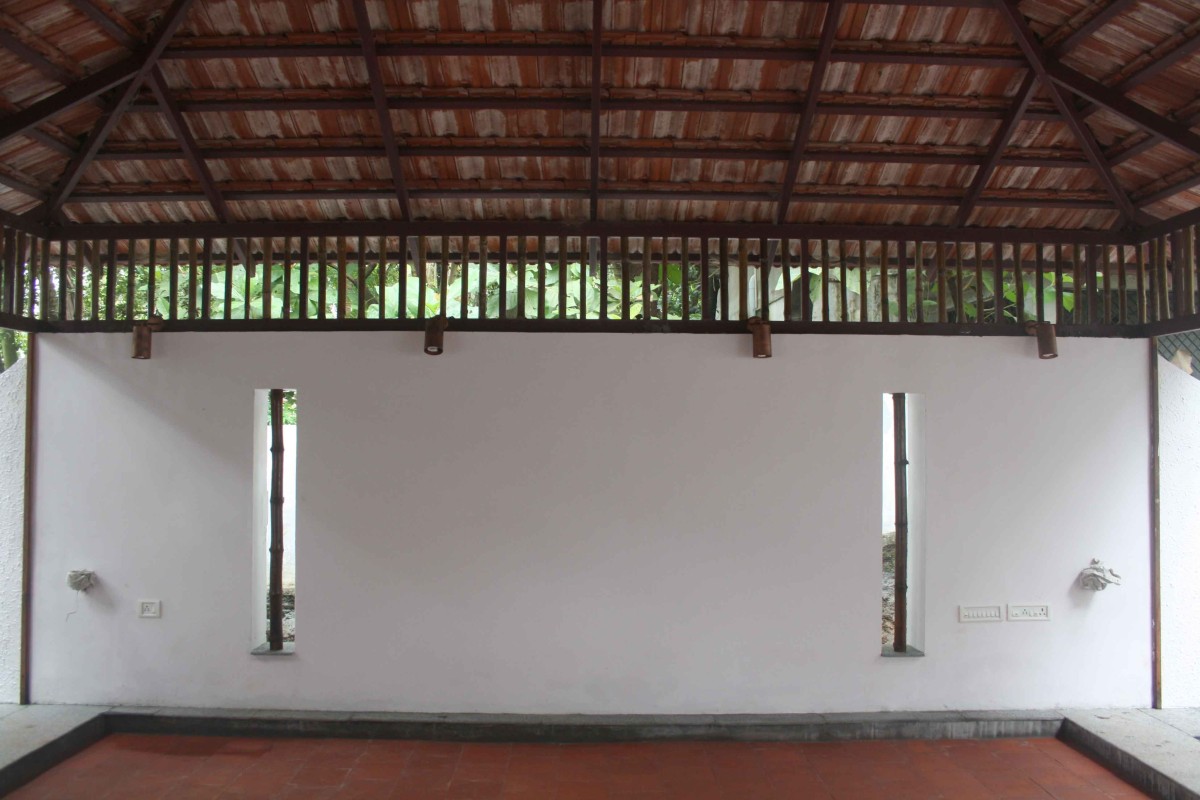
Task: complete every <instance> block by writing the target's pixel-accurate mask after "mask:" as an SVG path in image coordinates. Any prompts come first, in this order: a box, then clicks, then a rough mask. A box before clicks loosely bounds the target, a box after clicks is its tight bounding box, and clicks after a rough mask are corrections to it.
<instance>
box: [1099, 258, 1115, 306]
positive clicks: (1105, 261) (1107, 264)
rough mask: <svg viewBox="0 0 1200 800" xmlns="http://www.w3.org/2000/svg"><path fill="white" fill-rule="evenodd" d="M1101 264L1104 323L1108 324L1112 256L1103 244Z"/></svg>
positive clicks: (1110, 304)
mask: <svg viewBox="0 0 1200 800" xmlns="http://www.w3.org/2000/svg"><path fill="white" fill-rule="evenodd" d="M1101 264H1102V265H1103V266H1102V268H1103V270H1104V282H1103V284H1102V285H1103V289H1104V324H1105V325H1109V324H1111V323H1112V321H1113V313H1112V311H1113V309H1112V257H1111V254H1110V252H1109V248H1108V245H1104V246H1103V252H1102V259H1101Z"/></svg>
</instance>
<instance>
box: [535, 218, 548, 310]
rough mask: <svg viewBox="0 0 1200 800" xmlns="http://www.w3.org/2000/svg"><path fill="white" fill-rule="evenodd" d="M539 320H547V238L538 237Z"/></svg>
mask: <svg viewBox="0 0 1200 800" xmlns="http://www.w3.org/2000/svg"><path fill="white" fill-rule="evenodd" d="M537 260H538V265H537V318H538V319H545V318H546V237H545V236H538V237H537Z"/></svg>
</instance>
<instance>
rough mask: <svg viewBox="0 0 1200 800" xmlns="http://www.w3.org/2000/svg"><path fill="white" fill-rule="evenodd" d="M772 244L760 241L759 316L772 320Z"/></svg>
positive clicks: (764, 240) (763, 240)
mask: <svg viewBox="0 0 1200 800" xmlns="http://www.w3.org/2000/svg"><path fill="white" fill-rule="evenodd" d="M769 245H770V242H768V241H767V240H766V239H759V240H758V316H760V317H762V318H763V319H765V320H770V319H771V267H772V266H773V264H772V260H771V258H770V254H771V253H770V250H771V248H770V246H769Z"/></svg>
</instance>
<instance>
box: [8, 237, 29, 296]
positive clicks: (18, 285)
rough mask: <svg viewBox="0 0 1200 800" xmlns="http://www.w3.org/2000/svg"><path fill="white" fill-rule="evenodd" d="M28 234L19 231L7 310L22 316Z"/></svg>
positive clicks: (10, 272)
mask: <svg viewBox="0 0 1200 800" xmlns="http://www.w3.org/2000/svg"><path fill="white" fill-rule="evenodd" d="M28 238H29V237H28V235H27V234H26V233H25V232H24V231H18V232H17V250H16V257H15V258H14V259H13V266H12V268H11V269H10V270H9V274H10V275H11V276H12V284H11V287H12V288H11V295H10V297H9V298H8V308H7V311H8V312H9V313H10V314H16V315H17V316H20V315H21V314H22V309H23V308H24V307H25V269H26V258H25V254H26V252H27V248H26V242H27V241H28Z"/></svg>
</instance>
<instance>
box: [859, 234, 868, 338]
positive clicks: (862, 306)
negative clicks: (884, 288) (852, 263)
mask: <svg viewBox="0 0 1200 800" xmlns="http://www.w3.org/2000/svg"><path fill="white" fill-rule="evenodd" d="M869 285H870V284H869V283H868V281H867V243H866V241H865V240H863V239H859V241H858V321H859V322H866V321H867V291H868V286H869Z"/></svg>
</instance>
